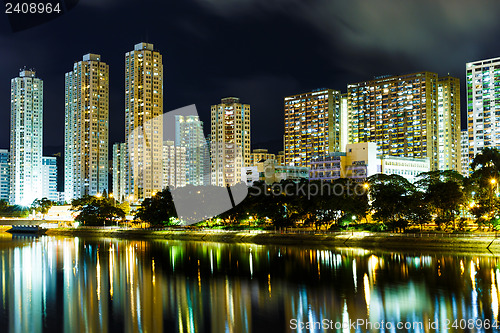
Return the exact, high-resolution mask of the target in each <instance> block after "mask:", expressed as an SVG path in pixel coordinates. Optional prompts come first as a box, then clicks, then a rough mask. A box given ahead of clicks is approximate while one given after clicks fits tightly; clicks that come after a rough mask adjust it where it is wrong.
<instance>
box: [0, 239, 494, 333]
mask: <svg viewBox="0 0 500 333" xmlns="http://www.w3.org/2000/svg"><path fill="white" fill-rule="evenodd" d="M0 270H1V271H0V272H1V273H0V332H259V333H262V332H322V331H330V332H445V331H446V329H447V328H448V329H449V332H500V329H498V328H497V327H496V320H498V319H499V318H498V317H499V297H500V257H496V256H493V255H488V256H487V255H483V256H476V255H466V254H454V253H452V252H448V253H439V252H433V253H425V252H423V253H419V252H412V253H407V252H389V251H378V250H364V249H353V248H344V249H340V248H338V249H330V248H321V247H304V246H274V245H269V246H262V245H251V244H224V243H199V242H189V241H161V240H158V241H155V240H153V241H151V240H148V241H135V240H117V239H91V238H62V237H47V236H43V237H40V238H31V237H13V238H12V237H11V236H10V235H6V234H3V235H2V236H0ZM405 327H406V328H405Z"/></svg>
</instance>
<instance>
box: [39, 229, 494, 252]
mask: <svg viewBox="0 0 500 333" xmlns="http://www.w3.org/2000/svg"><path fill="white" fill-rule="evenodd" d="M47 235H49V236H78V237H116V238H129V239H167V240H179V241H201V242H224V243H250V244H261V245H299V246H308V247H310V246H313V247H361V248H369V249H385V250H389V251H401V250H407V251H410V250H417V251H418V250H435V251H440V252H442V251H453V252H455V251H459V252H474V253H494V254H500V237H498V238H496V236H495V234H490V235H487V234H483V235H474V234H470V235H453V234H423V235H421V234H389V233H380V234H379V233H365V232H354V233H351V232H344V233H327V234H321V233H305V234H301V233H279V232H254V231H220V230H213V231H198V230H185V231H155V230H143V229H142V230H141V229H104V228H95V229H92V228H77V229H70V228H67V229H63V228H57V229H50V230H48V231H47ZM499 236H500V234H499Z"/></svg>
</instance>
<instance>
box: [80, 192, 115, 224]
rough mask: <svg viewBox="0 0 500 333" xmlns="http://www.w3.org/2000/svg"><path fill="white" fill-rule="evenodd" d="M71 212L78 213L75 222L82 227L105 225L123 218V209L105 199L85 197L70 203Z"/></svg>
mask: <svg viewBox="0 0 500 333" xmlns="http://www.w3.org/2000/svg"><path fill="white" fill-rule="evenodd" d="M71 210H73V211H75V212H79V214H78V215H77V216H76V217H75V220H76V221H79V222H82V223H83V224H84V225H96V226H97V225H106V223H108V224H110V223H113V222H116V220H118V219H123V218H125V212H124V211H123V209H121V208H119V207H116V206H115V205H114V204H113V201H112V200H111V199H109V198H107V197H99V198H97V197H93V196H89V195H86V196H84V197H82V198H79V199H74V200H73V201H72V202H71Z"/></svg>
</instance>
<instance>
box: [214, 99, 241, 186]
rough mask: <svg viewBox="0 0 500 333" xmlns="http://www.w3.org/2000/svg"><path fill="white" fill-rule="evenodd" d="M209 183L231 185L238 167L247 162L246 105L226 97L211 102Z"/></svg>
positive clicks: (238, 179) (237, 174) (238, 169)
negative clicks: (214, 102) (210, 179)
mask: <svg viewBox="0 0 500 333" xmlns="http://www.w3.org/2000/svg"><path fill="white" fill-rule="evenodd" d="M211 111H212V119H211V136H210V137H211V140H212V141H211V144H210V152H211V159H212V172H211V176H212V185H216V186H226V185H230V186H231V185H234V184H237V183H239V182H240V181H241V168H242V167H244V166H249V165H250V105H249V104H241V103H240V99H239V98H236V97H227V98H223V99H222V100H221V103H220V104H217V105H212V108H211Z"/></svg>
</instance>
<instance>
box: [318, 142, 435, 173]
mask: <svg viewBox="0 0 500 333" xmlns="http://www.w3.org/2000/svg"><path fill="white" fill-rule="evenodd" d="M377 155H378V153H377V146H376V144H375V143H374V142H362V143H355V144H348V145H347V146H346V151H345V152H335V153H330V154H328V155H324V156H318V157H317V158H315V159H314V160H313V161H312V163H311V169H310V171H309V180H322V181H332V180H335V179H339V178H350V179H354V180H358V181H363V180H365V179H366V178H367V177H370V176H373V175H375V174H377V173H382V174H388V175H389V174H396V175H400V176H402V177H404V178H406V179H407V180H408V181H410V182H414V181H415V180H416V177H417V175H419V174H420V173H422V172H427V171H430V161H429V159H428V158H411V157H394V156H379V157H377Z"/></svg>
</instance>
